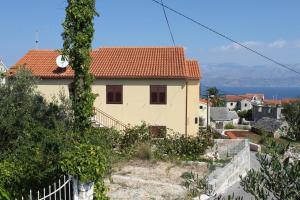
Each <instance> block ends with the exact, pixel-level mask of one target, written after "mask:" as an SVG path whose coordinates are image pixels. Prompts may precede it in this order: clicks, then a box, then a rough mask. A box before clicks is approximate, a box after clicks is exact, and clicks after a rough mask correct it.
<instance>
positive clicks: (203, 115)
mask: <svg viewBox="0 0 300 200" xmlns="http://www.w3.org/2000/svg"><path fill="white" fill-rule="evenodd" d="M210 106H211V105H209V106H207V99H201V98H200V99H199V127H207V124H208V125H210V112H209V111H208V110H210ZM207 111H208V113H207ZM207 114H208V118H207ZM207 119H208V121H207ZM207 122H208V123H207Z"/></svg>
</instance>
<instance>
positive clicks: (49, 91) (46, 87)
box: [37, 79, 71, 101]
mask: <svg viewBox="0 0 300 200" xmlns="http://www.w3.org/2000/svg"><path fill="white" fill-rule="evenodd" d="M70 83H71V80H70V79H43V80H39V81H38V84H37V89H38V91H39V92H40V93H41V94H42V95H43V96H44V97H45V98H46V99H47V100H48V101H51V100H52V98H53V96H55V97H58V95H59V93H60V92H63V93H64V95H65V96H66V97H69V89H68V84H70Z"/></svg>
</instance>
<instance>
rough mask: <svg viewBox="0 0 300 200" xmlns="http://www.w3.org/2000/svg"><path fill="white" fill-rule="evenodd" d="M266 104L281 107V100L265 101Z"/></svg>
mask: <svg viewBox="0 0 300 200" xmlns="http://www.w3.org/2000/svg"><path fill="white" fill-rule="evenodd" d="M264 104H265V105H270V106H277V105H281V100H276V99H265V100H264Z"/></svg>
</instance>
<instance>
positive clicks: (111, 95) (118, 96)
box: [106, 85, 123, 104]
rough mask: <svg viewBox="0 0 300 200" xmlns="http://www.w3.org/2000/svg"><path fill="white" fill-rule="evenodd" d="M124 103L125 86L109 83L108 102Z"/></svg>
mask: <svg viewBox="0 0 300 200" xmlns="http://www.w3.org/2000/svg"><path fill="white" fill-rule="evenodd" d="M122 103H123V86H122V85H107V86H106V104H122Z"/></svg>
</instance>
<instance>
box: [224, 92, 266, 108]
mask: <svg viewBox="0 0 300 200" xmlns="http://www.w3.org/2000/svg"><path fill="white" fill-rule="evenodd" d="M225 100H226V107H227V108H228V109H229V110H240V111H244V110H251V109H252V104H253V103H255V104H260V103H261V102H263V100H264V94H243V95H226V96H225Z"/></svg>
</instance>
